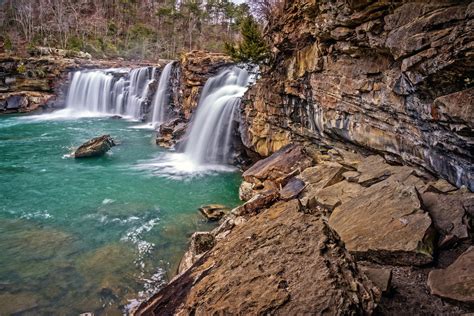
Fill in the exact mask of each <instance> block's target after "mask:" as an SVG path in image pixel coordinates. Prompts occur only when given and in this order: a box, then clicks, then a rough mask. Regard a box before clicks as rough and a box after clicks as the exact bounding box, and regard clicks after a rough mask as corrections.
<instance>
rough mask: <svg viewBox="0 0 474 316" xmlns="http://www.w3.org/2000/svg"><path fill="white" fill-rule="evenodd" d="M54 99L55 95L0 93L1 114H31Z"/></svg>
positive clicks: (34, 92) (32, 92)
mask: <svg viewBox="0 0 474 316" xmlns="http://www.w3.org/2000/svg"><path fill="white" fill-rule="evenodd" d="M52 97H53V94H50V93H47V92H36V91H22V92H9V93H0V114H2V113H4V114H9V113H25V112H31V111H34V110H37V109H38V108H39V107H41V106H42V105H44V104H46V102H48V100H50V99H51V98H52Z"/></svg>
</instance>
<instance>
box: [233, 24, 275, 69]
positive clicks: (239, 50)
mask: <svg viewBox="0 0 474 316" xmlns="http://www.w3.org/2000/svg"><path fill="white" fill-rule="evenodd" d="M240 33H241V35H242V41H241V42H240V43H238V44H237V45H232V44H229V43H225V49H226V52H227V54H229V55H230V56H231V57H232V58H233V59H234V60H236V61H242V62H251V63H256V64H260V63H263V62H265V61H266V59H267V58H268V57H269V51H268V47H267V44H266V43H265V40H264V39H263V36H262V33H261V32H260V29H259V25H258V24H257V22H256V21H255V20H254V19H253V18H252V17H251V16H249V17H246V18H244V19H243V21H242V23H241V24H240Z"/></svg>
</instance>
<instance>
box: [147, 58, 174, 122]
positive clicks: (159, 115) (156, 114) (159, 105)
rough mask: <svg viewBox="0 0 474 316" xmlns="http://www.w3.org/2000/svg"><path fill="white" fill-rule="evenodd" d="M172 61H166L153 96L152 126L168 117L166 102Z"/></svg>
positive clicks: (167, 100) (168, 96)
mask: <svg viewBox="0 0 474 316" xmlns="http://www.w3.org/2000/svg"><path fill="white" fill-rule="evenodd" d="M173 63H174V62H170V63H168V64H167V65H166V66H165V68H164V69H163V72H162V73H161V76H160V81H159V83H158V88H157V90H156V93H155V97H154V98H153V103H152V108H153V113H152V121H151V124H152V126H154V127H156V126H157V125H159V124H161V123H163V122H164V121H166V119H167V118H168V115H167V114H168V113H167V111H166V106H167V103H168V102H169V98H170V94H169V87H170V77H171V71H172V70H173Z"/></svg>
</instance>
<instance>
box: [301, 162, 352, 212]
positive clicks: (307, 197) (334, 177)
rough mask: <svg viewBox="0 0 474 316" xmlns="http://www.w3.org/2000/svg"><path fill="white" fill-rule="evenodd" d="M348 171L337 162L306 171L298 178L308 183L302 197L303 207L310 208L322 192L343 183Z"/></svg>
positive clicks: (319, 165) (326, 163)
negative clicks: (345, 173)
mask: <svg viewBox="0 0 474 316" xmlns="http://www.w3.org/2000/svg"><path fill="white" fill-rule="evenodd" d="M346 171H347V168H346V167H344V166H342V165H340V164H338V163H335V162H325V163H321V164H318V165H316V166H314V167H310V168H307V169H305V170H304V171H303V172H302V173H301V174H300V175H298V177H297V178H298V179H300V180H302V181H303V182H304V183H306V189H305V191H304V193H303V194H302V197H301V202H302V203H303V205H305V206H308V203H311V201H312V200H314V198H315V196H317V194H318V192H319V191H320V190H322V189H324V188H326V187H329V186H332V185H334V184H336V183H338V182H340V181H343V180H344V177H343V176H342V175H343V173H344V172H346Z"/></svg>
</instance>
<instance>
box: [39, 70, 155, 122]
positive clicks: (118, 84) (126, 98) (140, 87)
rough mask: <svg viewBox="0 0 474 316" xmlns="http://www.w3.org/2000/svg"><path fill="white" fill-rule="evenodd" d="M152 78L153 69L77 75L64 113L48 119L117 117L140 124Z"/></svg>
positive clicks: (59, 112)
mask: <svg viewBox="0 0 474 316" xmlns="http://www.w3.org/2000/svg"><path fill="white" fill-rule="evenodd" d="M154 77H155V68H152V67H142V68H136V69H132V70H127V69H106V70H91V71H87V70H86V71H77V72H75V73H74V75H73V76H72V80H71V83H70V85H69V91H68V93H67V99H66V109H64V110H61V111H57V112H53V113H51V114H49V115H47V116H49V117H50V118H52V119H55V118H63V117H64V118H78V117H88V116H103V115H114V114H116V115H123V116H125V117H127V118H130V119H135V120H139V119H141V118H142V116H143V106H144V104H145V102H146V101H147V97H148V91H149V88H150V84H151V83H153V81H154V80H155V79H154ZM45 119H47V118H45Z"/></svg>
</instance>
